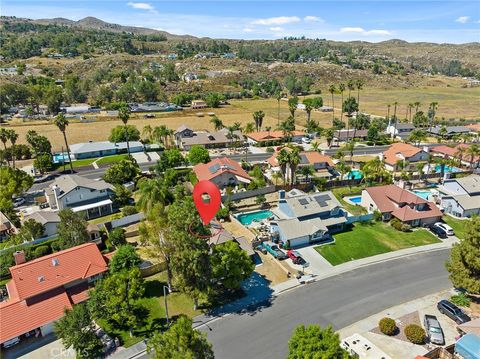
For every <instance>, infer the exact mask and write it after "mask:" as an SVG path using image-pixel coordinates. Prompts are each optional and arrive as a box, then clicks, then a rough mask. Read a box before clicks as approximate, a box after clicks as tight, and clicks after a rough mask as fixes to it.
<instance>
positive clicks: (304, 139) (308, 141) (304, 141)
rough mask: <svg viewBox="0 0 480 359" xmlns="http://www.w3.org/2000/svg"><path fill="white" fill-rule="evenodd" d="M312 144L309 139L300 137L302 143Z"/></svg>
mask: <svg viewBox="0 0 480 359" xmlns="http://www.w3.org/2000/svg"><path fill="white" fill-rule="evenodd" d="M310 142H312V140H311V139H310V138H309V137H302V143H305V144H308V143H310Z"/></svg>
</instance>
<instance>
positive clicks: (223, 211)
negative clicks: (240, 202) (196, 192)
mask: <svg viewBox="0 0 480 359" xmlns="http://www.w3.org/2000/svg"><path fill="white" fill-rule="evenodd" d="M229 213H230V211H229V209H228V207H222V208H220V209H219V210H218V212H217V215H216V217H217V219H224V220H226V219H228V218H229Z"/></svg>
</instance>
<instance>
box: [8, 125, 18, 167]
mask: <svg viewBox="0 0 480 359" xmlns="http://www.w3.org/2000/svg"><path fill="white" fill-rule="evenodd" d="M8 139H9V140H10V143H11V144H12V165H13V168H15V144H16V143H17V140H18V133H16V132H15V131H14V130H8Z"/></svg>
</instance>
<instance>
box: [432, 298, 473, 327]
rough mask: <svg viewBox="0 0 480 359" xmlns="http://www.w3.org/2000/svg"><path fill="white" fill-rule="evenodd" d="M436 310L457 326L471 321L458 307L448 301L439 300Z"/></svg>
mask: <svg viewBox="0 0 480 359" xmlns="http://www.w3.org/2000/svg"><path fill="white" fill-rule="evenodd" d="M437 308H438V310H439V311H440V313H442V314H445V315H446V316H447V317H449V318H450V319H452V320H454V321H455V323H457V324H462V323H466V322H469V321H470V320H471V319H470V317H469V316H468V315H466V314H465V313H464V312H462V310H461V309H460V308H459V307H457V306H456V305H455V304H453V303H451V302H449V301H448V300H441V301H440V302H438V304H437Z"/></svg>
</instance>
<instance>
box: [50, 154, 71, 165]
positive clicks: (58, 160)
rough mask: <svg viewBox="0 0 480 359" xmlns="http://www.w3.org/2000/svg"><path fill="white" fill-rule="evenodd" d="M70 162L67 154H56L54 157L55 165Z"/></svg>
mask: <svg viewBox="0 0 480 359" xmlns="http://www.w3.org/2000/svg"><path fill="white" fill-rule="evenodd" d="M63 162H69V161H68V154H66V153H55V154H54V155H53V163H63Z"/></svg>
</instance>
